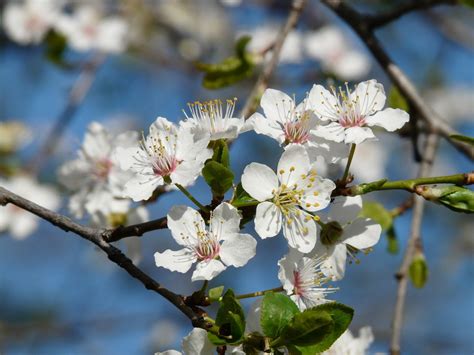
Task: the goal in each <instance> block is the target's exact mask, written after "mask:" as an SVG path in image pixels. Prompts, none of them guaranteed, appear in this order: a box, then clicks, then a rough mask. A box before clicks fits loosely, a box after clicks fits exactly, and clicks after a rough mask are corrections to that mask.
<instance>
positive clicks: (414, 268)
mask: <svg viewBox="0 0 474 355" xmlns="http://www.w3.org/2000/svg"><path fill="white" fill-rule="evenodd" d="M408 271H409V275H410V280H411V282H412V284H413V286H415V287H417V288H422V287H423V286H425V284H426V281H428V273H429V271H428V264H426V259H425V256H424V255H423V253H418V254H416V255H415V257H414V258H413V261H412V262H411V264H410V268H409V270H408Z"/></svg>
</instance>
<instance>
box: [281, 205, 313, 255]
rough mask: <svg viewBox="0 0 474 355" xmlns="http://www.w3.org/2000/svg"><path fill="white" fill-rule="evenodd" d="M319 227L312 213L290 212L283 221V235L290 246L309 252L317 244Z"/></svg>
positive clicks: (302, 251)
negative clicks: (297, 213) (298, 213)
mask: <svg viewBox="0 0 474 355" xmlns="http://www.w3.org/2000/svg"><path fill="white" fill-rule="evenodd" d="M317 233H318V229H317V226H316V222H314V220H313V218H312V216H311V215H309V214H308V213H306V212H301V213H300V215H299V216H298V215H296V214H290V216H289V217H286V218H284V221H283V235H284V236H285V238H286V239H287V240H288V244H289V246H290V247H292V248H294V249H297V250H298V251H299V252H301V253H309V252H310V251H311V250H312V249H313V248H314V246H315V244H316V238H317Z"/></svg>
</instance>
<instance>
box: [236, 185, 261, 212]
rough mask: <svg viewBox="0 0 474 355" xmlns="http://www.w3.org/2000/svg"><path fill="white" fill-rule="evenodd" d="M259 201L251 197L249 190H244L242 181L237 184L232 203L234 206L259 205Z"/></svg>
mask: <svg viewBox="0 0 474 355" xmlns="http://www.w3.org/2000/svg"><path fill="white" fill-rule="evenodd" d="M257 204H258V201H257V200H256V199H254V198H253V197H251V196H250V195H249V194H248V193H247V191H245V190H244V188H243V187H242V183H239V184H238V185H237V188H236V189H235V195H234V199H233V201H232V205H233V206H234V207H244V206H254V205H257Z"/></svg>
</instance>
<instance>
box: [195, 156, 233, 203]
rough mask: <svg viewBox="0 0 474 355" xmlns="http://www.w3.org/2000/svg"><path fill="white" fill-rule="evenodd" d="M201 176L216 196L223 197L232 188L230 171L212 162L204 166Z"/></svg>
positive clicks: (231, 173)
mask: <svg viewBox="0 0 474 355" xmlns="http://www.w3.org/2000/svg"><path fill="white" fill-rule="evenodd" d="M202 176H203V177H204V180H206V182H207V184H208V185H209V186H210V187H211V189H212V192H213V193H214V194H216V195H218V196H224V194H225V193H226V191H227V190H229V189H230V188H231V187H232V183H233V181H234V173H233V172H232V170H230V169H229V168H226V167H225V166H224V165H222V164H221V163H218V162H216V161H213V160H211V161H208V162H207V163H206V165H204V168H203V169H202Z"/></svg>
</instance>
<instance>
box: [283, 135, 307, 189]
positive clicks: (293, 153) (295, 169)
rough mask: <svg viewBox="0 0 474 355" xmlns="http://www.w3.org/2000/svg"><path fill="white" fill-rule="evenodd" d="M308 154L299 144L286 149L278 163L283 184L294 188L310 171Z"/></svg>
mask: <svg viewBox="0 0 474 355" xmlns="http://www.w3.org/2000/svg"><path fill="white" fill-rule="evenodd" d="M310 168H311V166H310V163H309V157H308V153H307V152H306V149H305V148H304V147H303V146H301V145H299V144H291V145H289V146H287V147H286V148H285V151H284V152H283V154H282V155H281V158H280V161H279V162H278V167H277V174H278V179H279V180H280V183H281V184H285V185H286V186H288V187H290V188H291V187H292V186H293V185H294V184H295V183H298V182H299V181H300V180H301V176H302V175H306V174H307V173H308V171H309V170H310Z"/></svg>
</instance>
